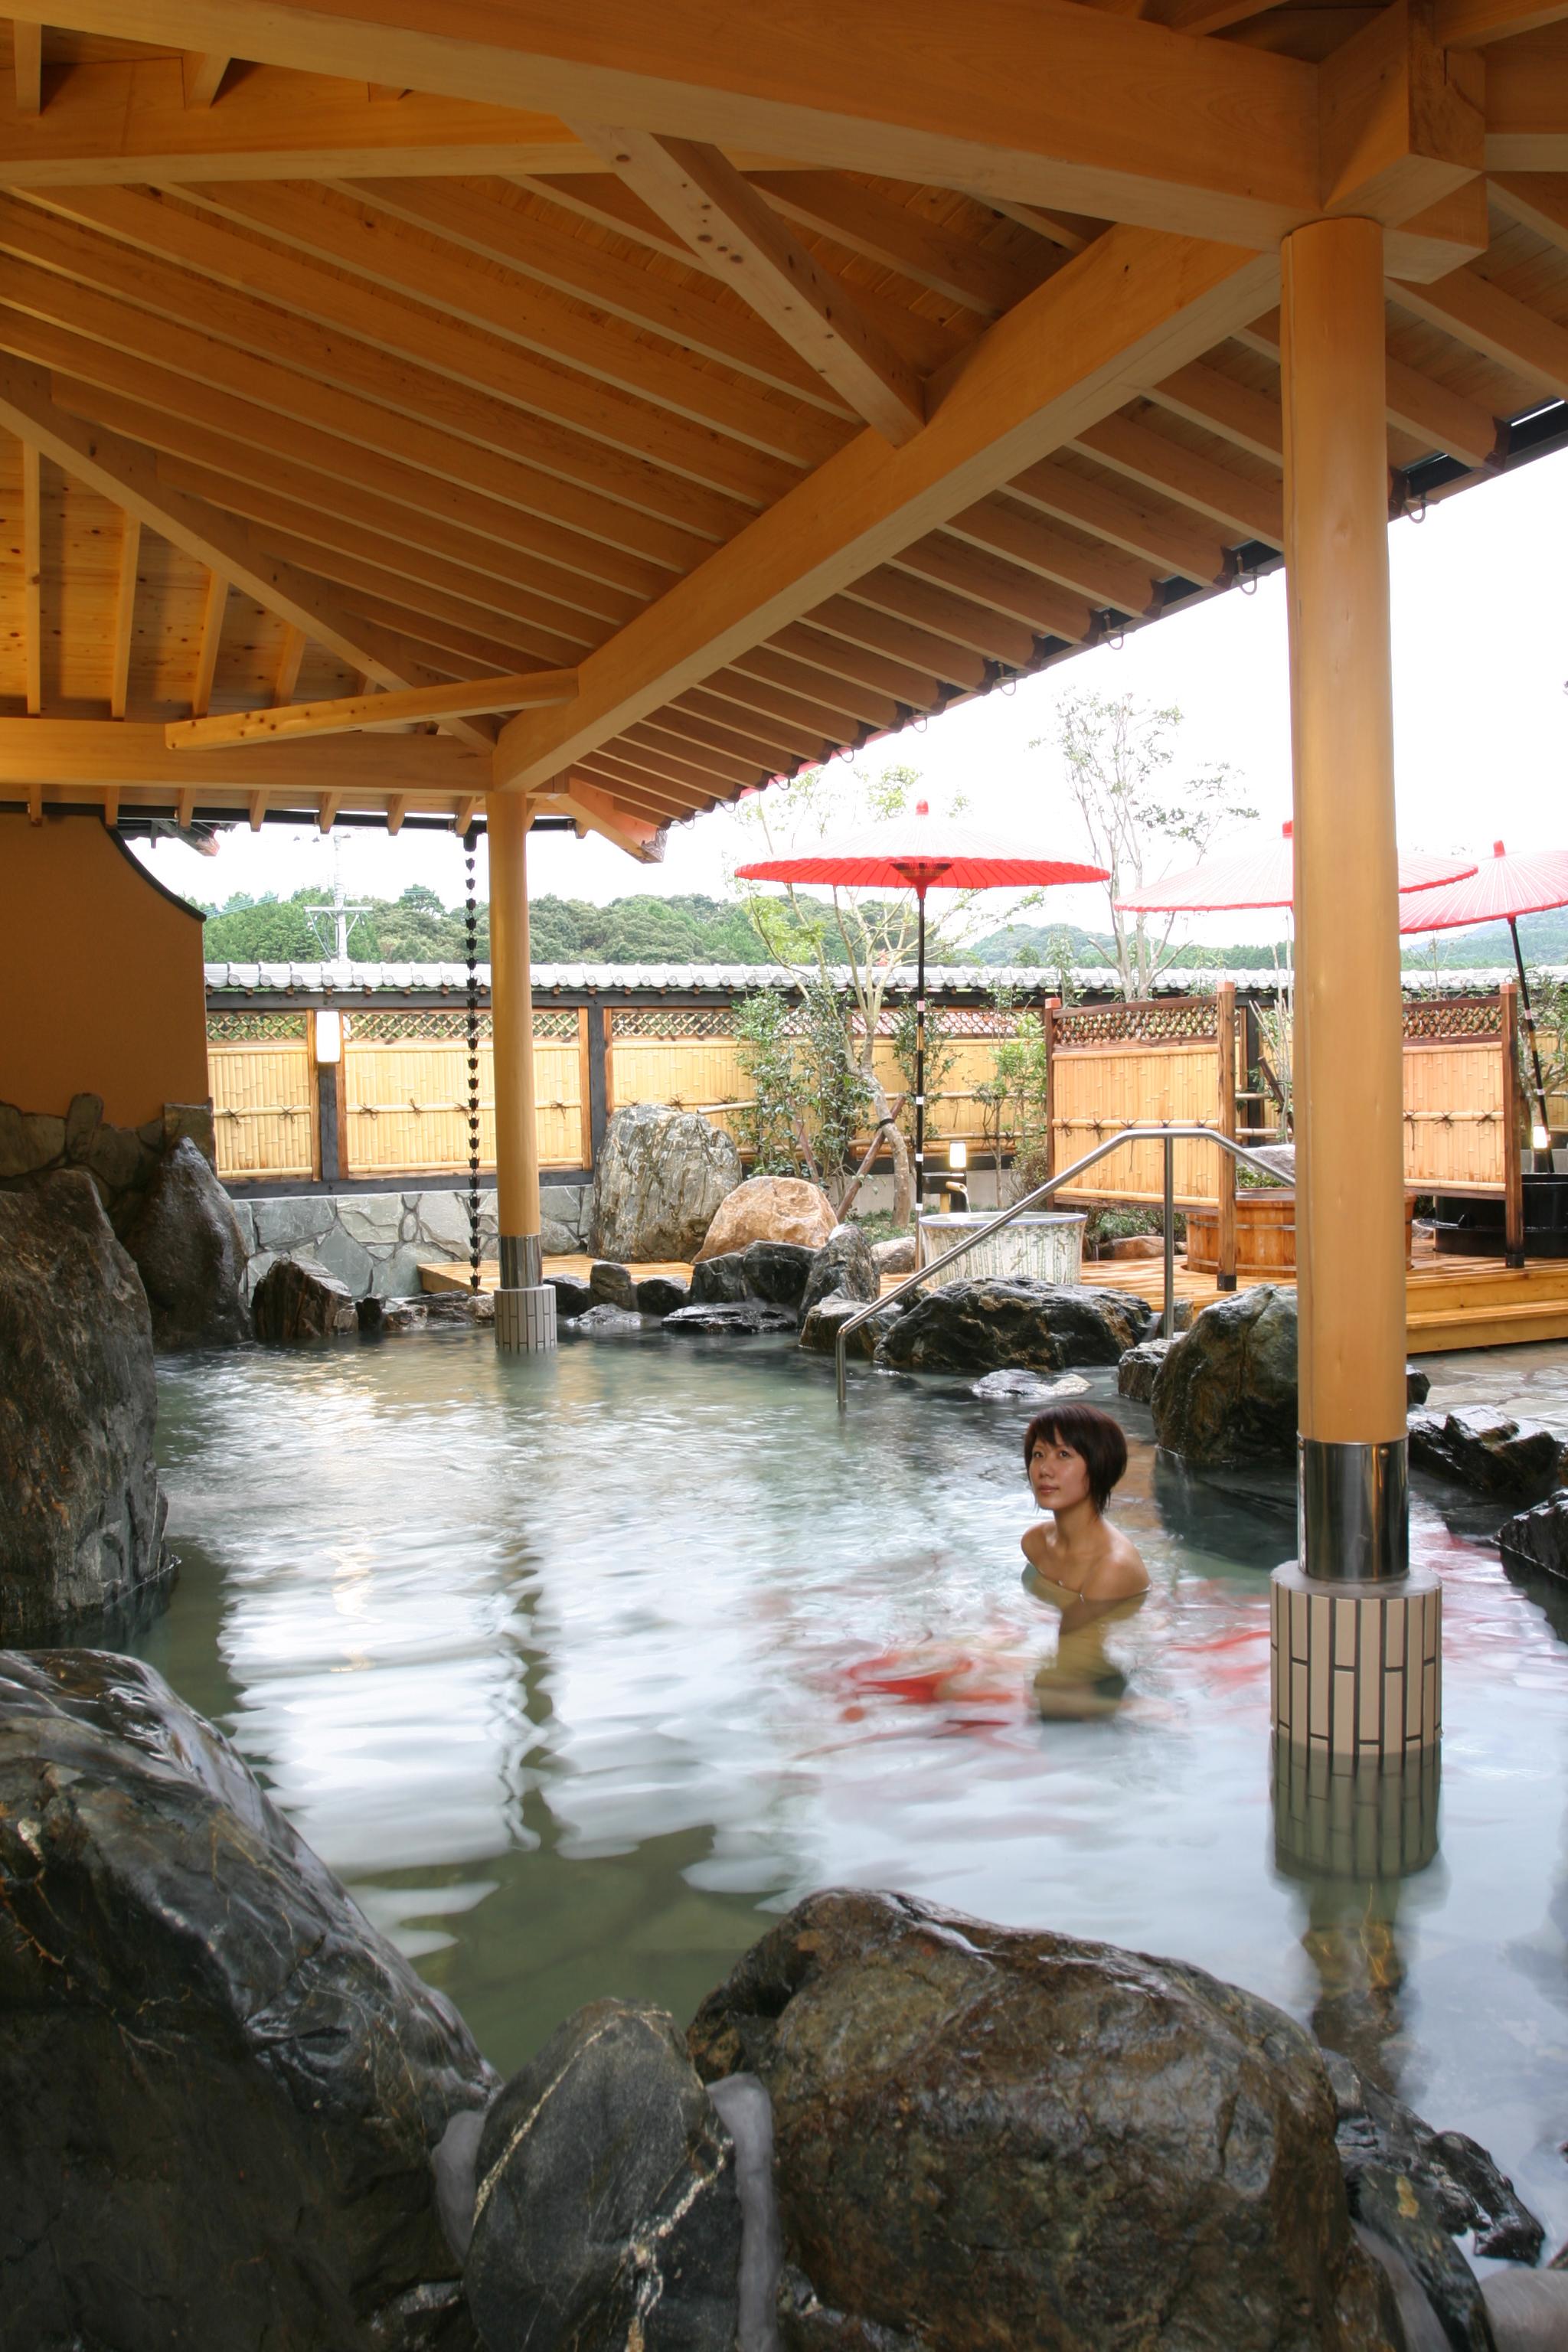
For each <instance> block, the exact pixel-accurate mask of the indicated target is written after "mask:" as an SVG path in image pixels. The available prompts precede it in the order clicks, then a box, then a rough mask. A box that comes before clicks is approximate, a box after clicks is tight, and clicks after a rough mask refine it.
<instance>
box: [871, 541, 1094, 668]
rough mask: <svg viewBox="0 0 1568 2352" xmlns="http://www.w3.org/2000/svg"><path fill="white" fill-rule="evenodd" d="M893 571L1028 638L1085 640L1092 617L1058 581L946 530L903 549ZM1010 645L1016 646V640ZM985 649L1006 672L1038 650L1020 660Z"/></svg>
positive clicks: (974, 640) (1001, 649)
mask: <svg viewBox="0 0 1568 2352" xmlns="http://www.w3.org/2000/svg"><path fill="white" fill-rule="evenodd" d="M893 568H894V569H896V570H897V571H900V572H914V573H916V574H918V575H919V577H920V578H921V579H922V580H927V581H933V582H935V583H938V584H939V585H940V586H942V587H944V588H951V589H952V590H953V591H954V592H955V593H957V594H958V595H959V596H963V597H967V598H969V599H971V600H972V601H973V603H974V604H977V605H982V606H984V608H985V609H986V611H987V612H988V613H990V614H1002V615H1004V616H1005V618H1006V619H1007V620H1008V621H1010V622H1021V623H1022V624H1023V625H1024V628H1025V630H1026V633H1027V634H1028V635H1029V636H1030V637H1031V638H1033V639H1037V638H1039V637H1042V636H1053V637H1055V636H1060V637H1070V638H1073V639H1075V640H1076V639H1078V638H1081V637H1086V636H1087V635H1089V629H1090V627H1091V625H1092V616H1091V614H1090V613H1089V606H1088V605H1087V604H1085V603H1084V601H1083V599H1082V597H1081V596H1080V595H1076V594H1074V593H1072V592H1071V591H1070V590H1069V589H1068V588H1066V587H1064V586H1063V585H1062V583H1059V582H1058V581H1057V580H1055V579H1046V578H1042V577H1041V575H1040V574H1039V573H1038V572H1027V571H1026V570H1025V569H1024V567H1023V565H1022V564H1017V563H1009V562H1006V561H1005V559H1004V558H1003V557H1000V556H998V555H995V554H994V553H992V551H990V550H989V549H988V548H985V547H983V546H976V545H975V544H973V542H972V541H966V540H963V539H960V538H957V537H955V536H954V535H953V534H952V531H951V530H946V529H943V530H932V531H928V532H927V533H926V536H925V537H924V538H923V539H918V540H916V541H915V543H914V545H913V546H912V547H906V548H905V549H904V550H903V551H902V553H901V554H900V556H899V557H898V558H897V560H896V563H895V565H894V567H893ZM982 642H983V641H982V639H981V638H980V636H979V635H978V634H975V635H971V636H969V637H967V638H966V639H965V643H967V644H971V645H976V644H981V643H982ZM1011 642H1012V644H1013V645H1015V646H1016V643H1017V640H1016V638H1014V639H1012V640H1011ZM984 650H985V651H986V652H989V653H994V654H995V655H996V656H997V657H998V659H1000V660H1003V661H1005V663H1006V664H1007V667H1009V668H1010V669H1021V668H1025V667H1029V666H1030V665H1031V664H1032V662H1033V661H1034V660H1035V658H1036V656H1037V650H1038V648H1037V646H1031V649H1030V651H1029V652H1028V653H1027V654H1025V655H1022V656H1020V655H1019V654H1018V653H1017V652H1016V651H1009V650H1006V649H1005V646H1003V645H1002V644H999V643H996V642H993V643H991V644H989V645H985V646H984Z"/></svg>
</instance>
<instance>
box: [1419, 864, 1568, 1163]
mask: <svg viewBox="0 0 1568 2352" xmlns="http://www.w3.org/2000/svg"><path fill="white" fill-rule="evenodd" d="M1551 907H1568V849H1537V850H1526V851H1524V852H1522V853H1516V855H1515V856H1512V857H1510V856H1509V854H1508V852H1507V850H1506V849H1505V848H1504V847H1503V845H1502V844H1501V842H1500V841H1494V842H1493V844H1492V854H1491V856H1489V857H1488V858H1484V859H1483V860H1482V862H1481V864H1480V865H1479V866H1477V867H1476V868H1475V869H1474V871H1473V872H1472V873H1471V874H1470V875H1469V877H1468V879H1466V880H1465V881H1462V882H1456V883H1455V884H1454V885H1453V887H1451V888H1450V889H1447V890H1442V891H1439V892H1437V893H1436V895H1435V896H1433V897H1432V898H1424V899H1423V900H1422V902H1421V905H1420V907H1419V908H1415V907H1412V908H1410V909H1409V910H1408V911H1407V912H1406V913H1405V915H1404V916H1402V917H1401V919H1400V924H1399V929H1400V932H1401V934H1402V935H1403V934H1405V933H1406V932H1410V931H1458V930H1462V929H1463V928H1464V927H1465V925H1466V924H1467V923H1498V922H1502V923H1506V924H1507V925H1508V932H1509V937H1510V940H1512V941H1513V960H1514V963H1515V965H1516V966H1517V968H1518V971H1519V1001H1520V1003H1521V1005H1522V1006H1523V1007H1524V1013H1525V1020H1526V1023H1527V1024H1531V1008H1530V982H1528V981H1527V980H1526V978H1525V976H1524V955H1523V952H1522V950H1521V947H1520V944H1519V919H1520V917H1521V915H1543V914H1545V912H1546V911H1547V909H1548V908H1551ZM1530 1058H1531V1061H1532V1062H1533V1063H1534V1065H1535V1098H1536V1101H1537V1103H1538V1105H1539V1106H1540V1110H1541V1124H1542V1127H1543V1128H1544V1127H1549V1126H1550V1124H1551V1121H1550V1120H1549V1119H1548V1118H1547V1116H1546V1085H1545V1081H1544V1080H1543V1078H1542V1075H1541V1055H1540V1054H1539V1052H1538V1051H1537V1050H1536V1044H1535V1031H1534V1027H1533V1025H1532V1024H1531V1026H1530Z"/></svg>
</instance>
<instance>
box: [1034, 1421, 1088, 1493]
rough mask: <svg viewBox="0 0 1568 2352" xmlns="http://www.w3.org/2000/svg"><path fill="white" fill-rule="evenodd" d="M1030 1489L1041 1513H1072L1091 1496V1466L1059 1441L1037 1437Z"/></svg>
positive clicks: (1053, 1438)
mask: <svg viewBox="0 0 1568 2352" xmlns="http://www.w3.org/2000/svg"><path fill="white" fill-rule="evenodd" d="M1029 1485H1030V1486H1031V1487H1032V1488H1033V1490H1034V1496H1035V1500H1036V1502H1037V1503H1038V1505H1039V1507H1040V1508H1041V1510H1042V1511H1066V1510H1069V1509H1070V1508H1071V1507H1072V1506H1073V1504H1074V1503H1081V1502H1083V1501H1085V1500H1086V1499H1087V1497H1088V1495H1089V1465H1088V1463H1087V1462H1086V1461H1085V1460H1084V1458H1083V1456H1082V1454H1078V1453H1075V1452H1074V1450H1073V1448H1072V1447H1071V1446H1070V1445H1064V1444H1062V1442H1061V1440H1060V1439H1059V1438H1057V1437H1037V1438H1036V1440H1035V1443H1034V1446H1033V1448H1032V1450H1031V1452H1030V1454H1029Z"/></svg>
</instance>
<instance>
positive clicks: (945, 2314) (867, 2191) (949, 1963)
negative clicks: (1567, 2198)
mask: <svg viewBox="0 0 1568 2352" xmlns="http://www.w3.org/2000/svg"><path fill="white" fill-rule="evenodd" d="M688 2039H689V2046H690V2048H691V2052H692V2055H693V2057H694V2058H695V2060H696V2062H697V2067H698V2072H699V2073H700V2074H701V2075H702V2076H703V2078H704V2079H705V2080H709V2081H711V2080H713V2079H714V2078H716V2077H719V2076H722V2075H725V2074H731V2073H734V2072H737V2071H739V2070H741V2069H744V2068H749V2069H750V2070H752V2072H754V2073H755V2074H758V2075H760V2076H761V2078H762V2080H763V2083H764V2084H766V2086H767V2088H768V2090H769V2092H770V2093H771V2095H772V2098H773V2122H774V2135H775V2142H774V2144H775V2172H776V2178H777V2182H778V2189H779V2201H780V2210H781V2216H782V2221H783V2227H784V2253H785V2261H786V2263H787V2264H788V2266H789V2267H788V2268H787V2270H786V2272H785V2277H784V2301H785V2306H786V2312H787V2316H786V2320H785V2329H784V2336H785V2342H786V2344H787V2345H789V2346H791V2347H809V2352H819V2347H820V2352H827V2347H843V2352H851V2347H853V2352H870V2347H881V2352H912V2347H920V2352H971V2347H974V2352H980V2347H998V2346H1009V2345H1011V2346H1017V2347H1062V2352H1067V2347H1086V2352H1087V2347H1100V2346H1104V2347H1126V2352H1133V2347H1144V2346H1147V2347H1151V2352H1152V2347H1155V2346H1161V2347H1165V2346H1169V2347H1181V2352H1378V2348H1379V2347H1381V2352H1393V2347H1395V2346H1397V2345H1398V2344H1399V2340H1400V2339H1399V2337H1398V2335H1397V2333H1396V2332H1395V2331H1396V2329H1397V2320H1396V2318H1395V2317H1394V2313H1393V2308H1392V2297H1391V2292H1390V2290H1389V2288H1388V2285H1387V2283H1386V2281H1385V2280H1384V2276H1383V2274H1382V2273H1381V2272H1380V2271H1379V2270H1378V2269H1377V2267H1376V2265H1375V2264H1374V2263H1373V2262H1372V2260H1371V2259H1370V2257H1369V2256H1368V2255H1367V2254H1366V2253H1365V2252H1363V2249H1362V2248H1361V2246H1360V2245H1359V2244H1358V2242H1356V2240H1355V2238H1354V2236H1353V2235H1352V2229H1351V2222H1350V2214H1349V2210H1348V2209H1347V2205H1346V2200H1345V2191H1344V2185H1343V2182H1342V2179H1341V2175H1340V2166H1339V2159H1338V2157H1337V2155H1336V2152H1335V2147H1334V2104H1333V2099H1332V2096H1331V2093H1330V2090H1329V2086H1328V2083H1327V2081H1326V2079H1325V2076H1324V2074H1323V2070H1322V2066H1321V2063H1320V2061H1319V2058H1318V2055H1317V2053H1316V2051H1315V2049H1314V2048H1313V2045H1312V2043H1311V2042H1310V2040H1309V2039H1308V2037H1307V2036H1306V2034H1304V2033H1303V2032H1301V2030H1300V2027H1299V2026H1297V2025H1295V2024H1294V2023H1293V2022H1292V2021H1290V2020H1289V2018H1288V2017H1286V2016H1285V2015H1283V2013H1282V2012H1281V2011H1279V2010H1277V2009H1274V2008H1272V2007H1271V2006H1270V2005H1269V2004H1268V2002H1267V2001H1264V2000H1258V1999H1256V1998H1255V1997H1254V1996H1253V1995H1251V1994H1249V1993H1246V1992H1242V1991H1240V1990H1237V1988H1235V1987H1234V1986H1230V1985H1226V1984H1221V1983H1220V1982H1218V1981H1217V1980H1216V1979H1215V1978H1213V1977H1210V1976H1207V1975H1205V1972H1204V1971H1203V1970H1202V1969H1195V1968H1188V1967H1184V1966H1183V1965H1181V1964H1180V1963H1178V1962H1175V1961H1170V1960H1155V1959H1148V1958H1143V1957H1142V1956H1141V1955H1139V1954H1137V1953H1133V1952H1122V1951H1118V1950H1116V1949H1115V1948H1113V1947H1111V1946H1110V1945H1105V1944H1091V1943H1084V1942H1080V1941H1079V1940H1078V1939H1076V1938H1074V1937H1067V1936H1053V1935H1029V1934H1023V1933H1019V1932H1017V1931H1016V1930H1011V1929H1005V1928H999V1927H988V1926H986V1925H984V1923H982V1922H980V1921H978V1920H973V1919H967V1918H963V1917H961V1916H958V1915H956V1914H954V1913H952V1912H946V1911H938V1910H936V1909H934V1908H932V1907H931V1906H926V1905H924V1904H921V1903H916V1902H914V1901H911V1900H910V1899H909V1898H907V1897H903V1896H900V1895H874V1894H867V1893H860V1892H850V1893H841V1892H834V1893H829V1894H824V1895H813V1896H811V1897H810V1898H809V1899H808V1900H807V1901H806V1902H805V1903H803V1904H801V1905H800V1906H798V1907H797V1908H796V1909H795V1911H794V1912H792V1913H791V1914H790V1916H789V1917H788V1918H787V1919H784V1920H783V1921H781V1922H780V1924H779V1925H778V1926H777V1927H775V1928H773V1931H772V1932H771V1934H769V1935H767V1936H765V1937H763V1940H762V1941H761V1943H759V1944H757V1945H755V1946H754V1947H753V1948H752V1950H751V1951H750V1952H749V1953H748V1954H747V1955H746V1956H745V1958H743V1959H742V1961H741V1962H740V1964H739V1966H738V1967H737V1968H736V1969H734V1971H733V1972H732V1974H731V1976H730V1978H729V1979H728V1980H727V1982H726V1983H724V1984H723V1985H721V1987H720V1989H719V1990H718V1991H717V1992H715V1993H712V1994H710V1997H709V1999H708V2000H705V2001H704V2002H703V2004H702V2007H701V2008H700V2010H699V2011H698V2013H697V2017H696V2020H695V2021H694V2023H693V2025H692V2028H691V2032H690V2034H689V2037H688Z"/></svg>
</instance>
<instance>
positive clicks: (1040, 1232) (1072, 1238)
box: [920, 1209, 1088, 1283]
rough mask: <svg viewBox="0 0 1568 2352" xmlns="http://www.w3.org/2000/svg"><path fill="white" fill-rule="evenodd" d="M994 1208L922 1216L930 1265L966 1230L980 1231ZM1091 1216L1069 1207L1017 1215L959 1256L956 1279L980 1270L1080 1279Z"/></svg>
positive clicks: (923, 1254)
mask: <svg viewBox="0 0 1568 2352" xmlns="http://www.w3.org/2000/svg"><path fill="white" fill-rule="evenodd" d="M995 1214H996V1212H995V1210H994V1209H950V1210H946V1211H944V1212H942V1213H940V1214H938V1215H935V1216H928V1217H921V1221H920V1230H921V1259H922V1261H923V1263H924V1264H926V1265H930V1264H931V1259H932V1258H936V1257H941V1256H942V1253H943V1251H944V1250H950V1249H952V1247H953V1246H954V1244H956V1243H958V1242H961V1241H962V1240H963V1238H964V1236H965V1235H966V1234H977V1233H979V1232H980V1231H981V1229H982V1227H983V1226H985V1225H988V1224H989V1223H991V1221H992V1219H993V1218H994V1215H995ZM1086 1223H1088V1219H1087V1218H1086V1217H1085V1216H1083V1215H1082V1214H1081V1213H1075V1212H1073V1211H1069V1210H1055V1209H1053V1210H1040V1211H1038V1212H1035V1211H1031V1212H1030V1213H1029V1214H1028V1215H1026V1216H1022V1217H1016V1218H1015V1219H1014V1221H1013V1223H1011V1224H1010V1225H1004V1226H1003V1227H1002V1230H1001V1231H1000V1233H996V1234H992V1236H991V1239H990V1240H989V1241H988V1242H982V1243H981V1244H979V1246H978V1247H977V1248H975V1249H972V1250H971V1251H970V1253H969V1255H968V1256H967V1257H962V1258H960V1259H958V1260H957V1262H956V1264H955V1265H954V1266H953V1268H952V1276H953V1278H954V1279H956V1278H958V1277H959V1276H964V1277H971V1276H973V1277H974V1278H978V1277H979V1276H981V1275H987V1274H989V1275H1004V1276H1005V1275H1027V1276H1031V1277H1032V1278H1033V1279H1034V1280H1036V1281H1037V1282H1051V1283H1074V1282H1078V1281H1079V1280H1080V1279H1081V1278H1082V1272H1083V1231H1084V1226H1085V1225H1086Z"/></svg>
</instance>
